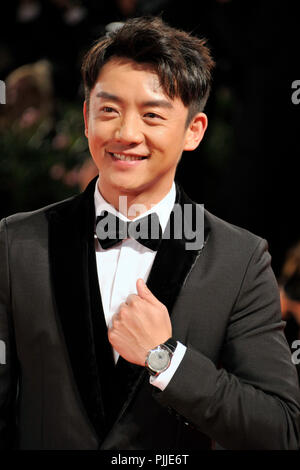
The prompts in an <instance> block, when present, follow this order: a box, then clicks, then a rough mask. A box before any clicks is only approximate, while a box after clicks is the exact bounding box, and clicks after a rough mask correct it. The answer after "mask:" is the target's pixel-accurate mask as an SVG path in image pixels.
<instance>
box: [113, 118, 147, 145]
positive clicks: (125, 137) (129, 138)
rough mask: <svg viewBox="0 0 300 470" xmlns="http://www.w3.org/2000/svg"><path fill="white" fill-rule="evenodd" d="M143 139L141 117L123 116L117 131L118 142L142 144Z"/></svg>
mask: <svg viewBox="0 0 300 470" xmlns="http://www.w3.org/2000/svg"><path fill="white" fill-rule="evenodd" d="M143 138H144V137H143V133H142V129H141V122H140V119H139V117H138V116H135V114H133V113H131V114H126V115H124V116H122V117H121V119H120V121H119V123H118V126H117V128H116V131H115V139H116V141H118V142H122V143H124V144H126V145H130V144H139V143H141V142H142V141H143Z"/></svg>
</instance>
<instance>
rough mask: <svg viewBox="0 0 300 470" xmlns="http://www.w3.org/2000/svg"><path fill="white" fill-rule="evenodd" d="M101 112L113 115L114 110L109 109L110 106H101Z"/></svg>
mask: <svg viewBox="0 0 300 470" xmlns="http://www.w3.org/2000/svg"><path fill="white" fill-rule="evenodd" d="M101 111H103V112H104V113H113V112H115V109H114V108H111V107H110V106H103V108H102V109H101Z"/></svg>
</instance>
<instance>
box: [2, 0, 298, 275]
mask: <svg viewBox="0 0 300 470" xmlns="http://www.w3.org/2000/svg"><path fill="white" fill-rule="evenodd" d="M298 10H299V8H298V7H297V3H296V2H286V1H285V2H284V1H268V0H266V1H264V0H261V1H250V0H243V1H241V0H206V1H201V0H198V1H195V0H194V1H191V0H185V1H184V2H183V1H180V0H123V1H122V0H111V1H104V0H103V1H97V0H87V1H75V0H74V1H73V0H22V1H21V0H19V1H10V2H5V4H4V3H2V4H1V32H0V79H1V80H3V81H4V82H5V84H6V91H7V96H6V104H0V132H1V135H0V218H2V217H5V216H7V215H9V214H12V213H15V212H19V211H27V210H33V209H36V208H39V207H41V206H43V205H46V204H50V203H52V202H56V201H58V200H60V199H63V198H65V197H69V196H71V195H73V194H76V193H78V192H79V191H80V190H82V189H83V188H84V187H85V186H86V184H87V183H88V181H89V180H90V179H91V178H92V177H93V176H94V174H95V168H94V166H93V164H92V162H91V158H90V157H89V153H88V146H87V142H86V139H85V137H84V134H83V120H82V102H83V90H82V85H81V78H80V65H81V60H82V57H83V54H84V53H85V51H86V50H87V48H89V46H90V45H91V44H92V42H93V41H94V40H95V39H97V38H98V37H99V36H101V35H103V34H105V32H106V31H107V30H109V29H110V28H111V27H113V25H111V23H114V22H120V21H124V20H126V18H128V17H133V16H140V15H144V14H152V15H160V16H162V18H163V19H164V20H165V21H167V22H168V23H169V24H171V25H173V26H176V27H179V28H182V29H184V30H186V31H190V32H192V33H193V34H195V35H197V36H200V37H206V38H207V39H208V44H209V45H210V47H211V48H212V51H213V56H214V57H215V59H216V61H217V67H216V70H215V74H214V83H213V90H212V94H211V97H210V99H209V102H208V105H207V109H206V112H207V114H208V118H209V127H208V131H207V133H206V136H205V139H204V141H203V142H202V143H201V144H200V147H199V149H197V150H196V151H195V152H193V153H187V154H186V155H184V157H183V159H182V161H181V163H180V165H179V168H178V172H177V177H178V179H179V180H180V181H181V182H182V184H183V185H184V187H185V189H186V192H187V193H188V194H189V196H190V197H192V198H193V199H194V200H196V201H197V202H199V203H204V205H205V207H206V208H207V209H208V210H209V211H211V212H213V213H214V214H216V215H218V216H219V217H221V218H223V219H225V220H227V221H229V222H231V223H233V224H236V225H240V226H242V227H245V228H247V229H248V230H251V231H252V232H254V233H256V234H258V235H260V236H262V237H264V238H266V239H267V240H268V241H269V245H270V251H271V254H272V257H273V269H274V271H275V274H276V275H278V273H279V271H280V268H281V265H282V263H283V259H284V255H285V253H286V251H287V249H288V248H289V247H290V246H292V245H293V244H294V243H295V242H296V241H297V240H298V239H299V238H300V230H299V216H298V213H299V208H298V206H299V196H298V193H299V184H298V180H299V173H298V165H297V164H298V158H299V150H300V141H299V122H300V120H299V119H300V104H299V105H298V106H297V105H296V104H293V103H292V99H291V96H292V93H293V90H292V83H293V82H294V81H295V80H297V79H300V70H299V52H298V51H297V47H298V43H299V41H298V36H299V34H298V31H299V27H298V19H299V15H298Z"/></svg>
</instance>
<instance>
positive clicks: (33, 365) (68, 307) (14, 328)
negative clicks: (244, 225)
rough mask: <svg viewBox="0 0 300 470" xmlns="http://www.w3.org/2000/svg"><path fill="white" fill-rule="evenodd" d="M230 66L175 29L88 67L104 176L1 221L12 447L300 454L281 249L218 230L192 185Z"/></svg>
mask: <svg viewBox="0 0 300 470" xmlns="http://www.w3.org/2000/svg"><path fill="white" fill-rule="evenodd" d="M212 67H213V61H212V59H211V57H210V54H209V51H208V49H207V47H206V46H205V43H204V41H202V40H199V39H197V38H195V37H192V36H190V35H188V34H186V33H184V32H180V31H177V30H175V29H173V28H170V27H168V26H167V25H165V24H164V23H163V22H162V21H161V20H160V19H158V18H154V19H151V18H139V19H132V20H129V21H128V22H127V23H125V25H124V26H123V27H122V28H121V29H120V30H118V31H117V32H115V33H114V34H112V35H111V36H107V37H106V38H105V39H103V40H100V41H98V42H97V43H96V44H95V45H94V46H93V47H92V49H91V50H90V51H89V52H88V53H87V55H86V57H85V60H84V64H83V78H84V83H85V92H86V101H85V105H84V119H85V129H86V130H85V132H86V136H87V138H88V141H89V147H90V152H91V155H92V157H93V159H94V161H95V163H96V165H97V167H98V169H99V179H96V180H93V181H92V182H91V183H90V184H89V186H88V187H87V189H86V190H85V192H84V193H82V194H81V195H79V196H77V197H74V198H71V199H68V200H66V201H63V202H61V203H58V204H54V205H51V206H49V207H46V208H43V209H41V210H38V211H35V212H32V213H26V214H17V215H15V216H12V217H9V218H8V219H7V220H4V221H2V222H1V241H0V243H1V244H0V250H1V251H0V253H1V265H0V274H1V276H0V279H1V287H0V328H1V339H2V340H3V341H4V342H5V345H6V363H5V364H2V365H1V366H0V367H1V369H0V374H1V376H0V384H1V395H0V397H1V408H0V409H1V427H0V430H1V445H2V447H5V446H7V447H8V446H12V445H15V446H17V447H18V448H21V449H120V450H121V449H128V450H133V449H163V450H165V451H166V450H167V449H177V450H178V449H185V450H190V449H210V448H213V447H214V445H215V443H218V445H220V446H222V447H224V448H226V449H297V448H298V445H299V409H300V408H299V391H298V386H297V375H296V370H295V367H294V366H293V364H292V362H291V357H290V356H291V355H290V351H289V348H288V346H287V343H286V341H285V339H284V334H283V331H282V329H283V325H284V324H283V322H282V321H281V318H280V306H279V296H278V291H277V286H276V281H275V278H274V275H273V273H272V270H271V268H270V256H269V254H268V252H267V244H266V242H265V241H264V240H262V239H260V238H259V237H257V236H255V235H252V234H251V233H249V232H247V231H246V230H243V229H240V228H238V227H234V226H232V225H230V224H228V223H226V222H223V221H221V220H220V219H218V218H216V217H215V216H213V215H212V214H210V213H208V212H207V211H205V215H204V226H203V224H202V222H201V220H202V219H201V211H200V212H199V210H198V209H199V206H198V205H196V204H195V203H194V202H193V201H191V200H190V199H189V198H188V197H187V196H186V194H185V193H184V191H183V190H182V188H180V186H179V185H178V184H175V183H174V176H175V172H176V167H177V164H178V162H179V160H180V158H181V154H182V152H183V151H184V150H187V151H191V150H193V149H195V148H196V147H197V146H198V145H199V143H200V141H201V139H202V138H203V135H204V133H205V130H206V127H207V117H206V115H205V114H204V113H203V108H204V105H205V102H206V100H207V97H208V94H209V89H210V75H211V70H212ZM189 164H191V165H195V163H194V162H193V161H192V160H191V161H190V163H189ZM175 207H176V208H177V209H176V210H175ZM189 209H190V210H189ZM185 211H186V212H185ZM178 214H179V216H180V214H181V215H182V218H181V219H180V217H179V216H178ZM199 214H200V216H199V218H197V217H198V215H199ZM116 216H118V218H119V219H118V221H117V219H116V218H115V217H116ZM199 221H200V222H199ZM158 222H159V225H158ZM113 224H115V225H113ZM195 225H196V229H195ZM149 226H150V228H151V230H150V232H151V231H152V229H153V232H155V234H156V235H157V234H160V235H162V234H163V236H160V237H159V238H158V237H157V236H155V237H154V236H152V239H151V234H150V235H149V236H148V238H147V236H145V233H146V230H145V227H147V228H148V229H149ZM182 226H183V228H184V230H183V231H181V236H180V237H179V236H178V233H179V232H180V230H179V229H180V228H182ZM112 227H113V229H112ZM115 228H119V234H118V233H117V231H116V230H115ZM110 231H111V232H110ZM200 232H201V233H202V232H203V240H202V242H201V243H198V242H199V237H198V235H199V234H200ZM151 233H152V232H151ZM191 233H194V235H195V236H194V238H195V240H193V239H192V238H191V237H190V234H191ZM105 235H106V236H105ZM128 235H130V236H129V237H128ZM135 235H136V236H135ZM118 237H119V238H118ZM200 239H201V237H200ZM191 240H192V242H191Z"/></svg>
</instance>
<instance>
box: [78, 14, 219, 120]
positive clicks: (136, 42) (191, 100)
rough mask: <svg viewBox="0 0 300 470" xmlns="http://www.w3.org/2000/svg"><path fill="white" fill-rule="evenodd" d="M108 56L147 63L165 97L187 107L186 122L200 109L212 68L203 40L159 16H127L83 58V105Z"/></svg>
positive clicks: (210, 58)
mask: <svg viewBox="0 0 300 470" xmlns="http://www.w3.org/2000/svg"><path fill="white" fill-rule="evenodd" d="M112 58H127V59H129V60H132V61H134V62H136V63H138V64H145V65H147V66H150V67H151V69H152V70H153V71H155V72H156V73H157V75H158V77H159V80H160V84H161V86H162V88H163V90H164V92H165V93H166V94H167V96H169V97H170V98H171V99H173V98H174V97H179V98H180V99H181V101H182V102H183V104H184V105H185V106H186V107H188V108H189V112H188V118H187V121H188V122H190V120H191V119H192V118H193V117H194V116H195V114H197V113H198V112H201V111H203V109H204V107H205V104H206V102H207V99H208V96H209V92H210V89H211V74H212V70H213V67H214V60H213V59H212V57H211V53H210V50H209V48H208V47H207V46H206V39H199V38H197V37H195V36H192V35H190V34H189V33H187V32H185V31H181V30H178V29H176V28H173V27H171V26H169V25H167V24H166V23H165V22H164V21H163V20H162V19H161V18H160V17H149V16H148V17H139V18H132V19H129V20H128V21H126V23H124V25H123V26H122V27H121V28H119V29H118V30H117V31H114V32H113V33H109V34H108V35H107V36H105V37H103V38H100V39H98V40H97V41H96V42H95V44H94V45H93V46H92V47H91V49H90V50H89V51H88V52H87V53H86V55H85V57H84V60H83V64H82V69H81V71H82V77H83V82H84V89H85V99H86V101H87V104H88V103H89V98H90V92H91V90H92V89H93V87H94V85H95V83H96V81H97V78H98V76H99V73H100V70H101V68H102V67H103V66H104V65H105V64H106V63H107V62H108V61H109V60H110V59H112Z"/></svg>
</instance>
